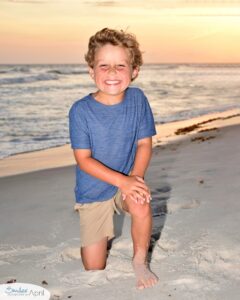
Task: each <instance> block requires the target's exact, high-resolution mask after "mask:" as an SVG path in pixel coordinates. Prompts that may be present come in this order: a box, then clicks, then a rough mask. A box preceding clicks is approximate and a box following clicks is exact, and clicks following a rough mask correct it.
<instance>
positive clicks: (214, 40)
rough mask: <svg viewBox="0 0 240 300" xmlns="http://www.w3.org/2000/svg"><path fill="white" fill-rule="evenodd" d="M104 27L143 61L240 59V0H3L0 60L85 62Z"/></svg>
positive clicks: (231, 61)
mask: <svg viewBox="0 0 240 300" xmlns="http://www.w3.org/2000/svg"><path fill="white" fill-rule="evenodd" d="M104 27H109V28H115V29H123V30H127V31H128V32H131V33H134V34H135V35H136V37H137V39H138V41H139V43H140V46H141V51H142V52H143V58H144V62H145V63H240V0H232V1H231V0H222V1H218V0H199V1H197V0H195V1H194V0H175V1H173V0H158V1H157V0H139V1H136V0H116V1H107V0H106V1H101V0H36V1H35V0H0V64H25V63H29V64H31V63H37V64H41V63H49V64H55V63H60V64H61V63H84V54H85V53H86V51H87V44H88V40H89V37H90V36H92V35H93V34H94V33H95V32H97V31H99V30H100V29H102V28H104Z"/></svg>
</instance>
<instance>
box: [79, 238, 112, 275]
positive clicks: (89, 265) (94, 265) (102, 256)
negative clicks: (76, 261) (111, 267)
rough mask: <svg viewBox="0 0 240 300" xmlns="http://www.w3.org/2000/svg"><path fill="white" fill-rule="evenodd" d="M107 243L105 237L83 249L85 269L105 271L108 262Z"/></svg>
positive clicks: (82, 255)
mask: <svg viewBox="0 0 240 300" xmlns="http://www.w3.org/2000/svg"><path fill="white" fill-rule="evenodd" d="M107 241H108V238H107V237H105V238H103V239H102V240H100V241H99V242H97V243H96V244H93V245H90V246H86V247H81V257H82V262H83V265H84V268H85V269H86V270H87V271H90V270H103V269H104V268H105V266H106V260H107Z"/></svg>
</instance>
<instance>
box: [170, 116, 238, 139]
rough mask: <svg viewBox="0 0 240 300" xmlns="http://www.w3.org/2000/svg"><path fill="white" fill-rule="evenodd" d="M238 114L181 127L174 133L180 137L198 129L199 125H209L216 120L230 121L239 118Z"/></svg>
mask: <svg viewBox="0 0 240 300" xmlns="http://www.w3.org/2000/svg"><path fill="white" fill-rule="evenodd" d="M239 116H240V114H234V115H231V116H227V117H217V118H212V119H208V120H206V121H202V122H199V123H197V124H193V125H191V126H186V127H183V128H179V129H177V130H176V131H175V134H176V135H180V134H186V133H188V132H191V131H194V130H196V129H198V128H200V127H201V125H203V124H207V123H210V122H213V121H217V120H227V119H231V118H235V117H239ZM215 129H217V128H214V129H213V128H212V129H205V130H201V131H199V132H203V131H209V130H215Z"/></svg>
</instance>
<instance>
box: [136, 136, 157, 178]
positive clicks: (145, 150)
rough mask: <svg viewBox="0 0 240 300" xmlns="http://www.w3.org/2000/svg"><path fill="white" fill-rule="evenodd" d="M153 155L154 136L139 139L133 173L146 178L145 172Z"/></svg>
mask: <svg viewBox="0 0 240 300" xmlns="http://www.w3.org/2000/svg"><path fill="white" fill-rule="evenodd" d="M151 156H152V137H147V138H144V139H141V140H138V146H137V152H136V156H135V160H134V165H133V168H132V171H131V175H136V176H139V177H141V178H144V174H145V172H146V170H147V167H148V165H149V162H150V159H151Z"/></svg>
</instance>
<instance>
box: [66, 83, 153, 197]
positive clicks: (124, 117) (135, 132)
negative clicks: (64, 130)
mask: <svg viewBox="0 0 240 300" xmlns="http://www.w3.org/2000/svg"><path fill="white" fill-rule="evenodd" d="M69 129H70V140H71V146H72V148H73V149H91V153H92V157H93V158H95V159H96V160H98V161H100V162H101V163H103V164H104V165H105V166H107V167H109V168H111V169H112V170H115V171H118V172H120V173H123V174H125V175H127V174H129V172H130V171H131V169H132V167H133V163H134V159H135V154H136V149H137V141H138V140H139V139H142V138H145V137H150V136H153V135H155V134H156V129H155V125H154V119H153V114H152V111H151V108H150V106H149V103H148V100H147V98H146V96H145V95H144V94H143V92H142V91H141V90H140V89H138V88H133V87H131V88H127V90H126V91H125V95H124V99H123V100H122V102H120V103H117V104H114V105H105V104H103V103H100V102H98V101H97V100H95V99H94V98H93V97H92V96H91V95H88V96H86V97H84V98H83V99H81V100H78V101H76V102H75V103H74V104H73V106H72V107H71V109H70V112H69ZM116 191H117V187H116V186H113V185H111V184H108V183H106V182H104V181H102V180H100V179H97V178H95V177H94V176H91V175H89V174H87V173H86V172H84V171H83V170H81V169H80V168H79V167H78V166H76V187H75V196H76V202H78V203H91V202H96V201H105V200H108V199H110V198H111V197H113V196H114V194H115V193H116Z"/></svg>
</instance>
